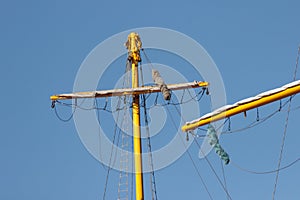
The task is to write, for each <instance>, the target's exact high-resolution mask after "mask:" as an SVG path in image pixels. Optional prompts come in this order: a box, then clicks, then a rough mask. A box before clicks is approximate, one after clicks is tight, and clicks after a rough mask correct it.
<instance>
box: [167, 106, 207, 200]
mask: <svg viewBox="0 0 300 200" xmlns="http://www.w3.org/2000/svg"><path fill="white" fill-rule="evenodd" d="M166 108H167V111H168V113H169V115H170V118H171V122H172V124H173V127H174V129H175V130H177V126H176V123H175V121H174V119H173V116H172V114H171V112H170V110H169V109H168V107H166ZM180 138H181V137H180ZM181 141H182V139H181ZM182 143H183V145H184V141H182ZM187 153H188V156H189V158H190V160H191V161H192V164H193V167H194V169H195V170H196V172H197V175H198V177H199V178H200V181H201V183H202V184H203V186H204V188H205V191H206V192H207V194H208V196H209V198H210V199H211V200H213V198H212V195H211V194H210V192H209V190H208V187H207V185H206V184H205V182H204V179H203V178H202V176H201V174H200V171H199V170H198V168H197V166H196V163H195V161H194V160H193V158H192V156H191V154H190V152H189V150H188V149H187Z"/></svg>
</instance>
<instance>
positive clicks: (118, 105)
mask: <svg viewBox="0 0 300 200" xmlns="http://www.w3.org/2000/svg"><path fill="white" fill-rule="evenodd" d="M126 71H127V69H125V73H126ZM124 85H125V77H124V78H123V88H124ZM106 105H107V104H106ZM120 105H121V97H118V102H117V110H118V108H119V107H120ZM119 111H120V110H118V112H117V119H116V123H115V126H114V131H113V141H112V143H113V144H114V145H112V147H111V151H110V157H109V166H108V168H107V173H106V178H105V184H104V192H103V197H102V199H103V200H105V197H106V192H107V186H108V178H109V174H110V171H111V169H112V168H111V164H112V157H113V151H114V148H115V139H116V133H117V129H118V122H119V117H120V112H119ZM123 119H124V118H123ZM121 124H123V120H122V122H121ZM121 126H122V125H121ZM120 130H121V129H119V135H120ZM117 141H119V137H118V138H117ZM117 146H118V145H117ZM116 153H117V152H116ZM116 157H117V156H116V155H115V159H114V161H113V162H114V163H115V161H116Z"/></svg>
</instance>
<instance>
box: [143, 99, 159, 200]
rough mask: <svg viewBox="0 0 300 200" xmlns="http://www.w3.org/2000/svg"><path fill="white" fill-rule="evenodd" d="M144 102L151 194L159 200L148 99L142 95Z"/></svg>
mask: <svg viewBox="0 0 300 200" xmlns="http://www.w3.org/2000/svg"><path fill="white" fill-rule="evenodd" d="M142 101H143V104H142V107H143V108H144V119H145V126H146V135H147V144H148V152H149V158H148V162H149V165H150V167H151V177H150V185H151V194H152V200H154V199H156V200H157V190H156V182H155V173H154V166H153V159H152V147H151V140H150V131H149V122H148V114H147V109H146V99H145V95H144V94H143V95H142Z"/></svg>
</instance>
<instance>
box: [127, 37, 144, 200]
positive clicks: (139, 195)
mask: <svg viewBox="0 0 300 200" xmlns="http://www.w3.org/2000/svg"><path fill="white" fill-rule="evenodd" d="M141 45H142V43H141V41H140V37H139V35H138V34H137V33H130V34H129V36H128V41H127V48H128V52H129V56H130V58H131V62H132V65H131V80H132V88H137V87H138V86H139V72H138V63H139V62H140V61H141V58H140V48H141ZM132 118H133V152H134V167H135V188H136V189H135V195H136V200H144V187H143V166H142V147H141V127H140V97H139V95H138V94H135V95H133V100H132Z"/></svg>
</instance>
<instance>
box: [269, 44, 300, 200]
mask: <svg viewBox="0 0 300 200" xmlns="http://www.w3.org/2000/svg"><path fill="white" fill-rule="evenodd" d="M299 55H300V46H299V47H298V54H297V58H296V66H295V71H294V76H293V80H294V81H295V80H296V76H297V70H298V62H299ZM291 104H292V96H291V97H290V98H289V105H288V111H287V116H286V120H285V126H284V131H283V136H282V142H281V147H280V154H279V160H278V165H277V169H280V166H281V160H282V155H283V149H284V143H285V138H286V134H287V127H288V122H289V116H290V111H291ZM278 177H279V170H278V171H277V172H276V178H275V183H274V189H273V194H272V199H273V200H274V199H275V193H276V188H277V183H278Z"/></svg>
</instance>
